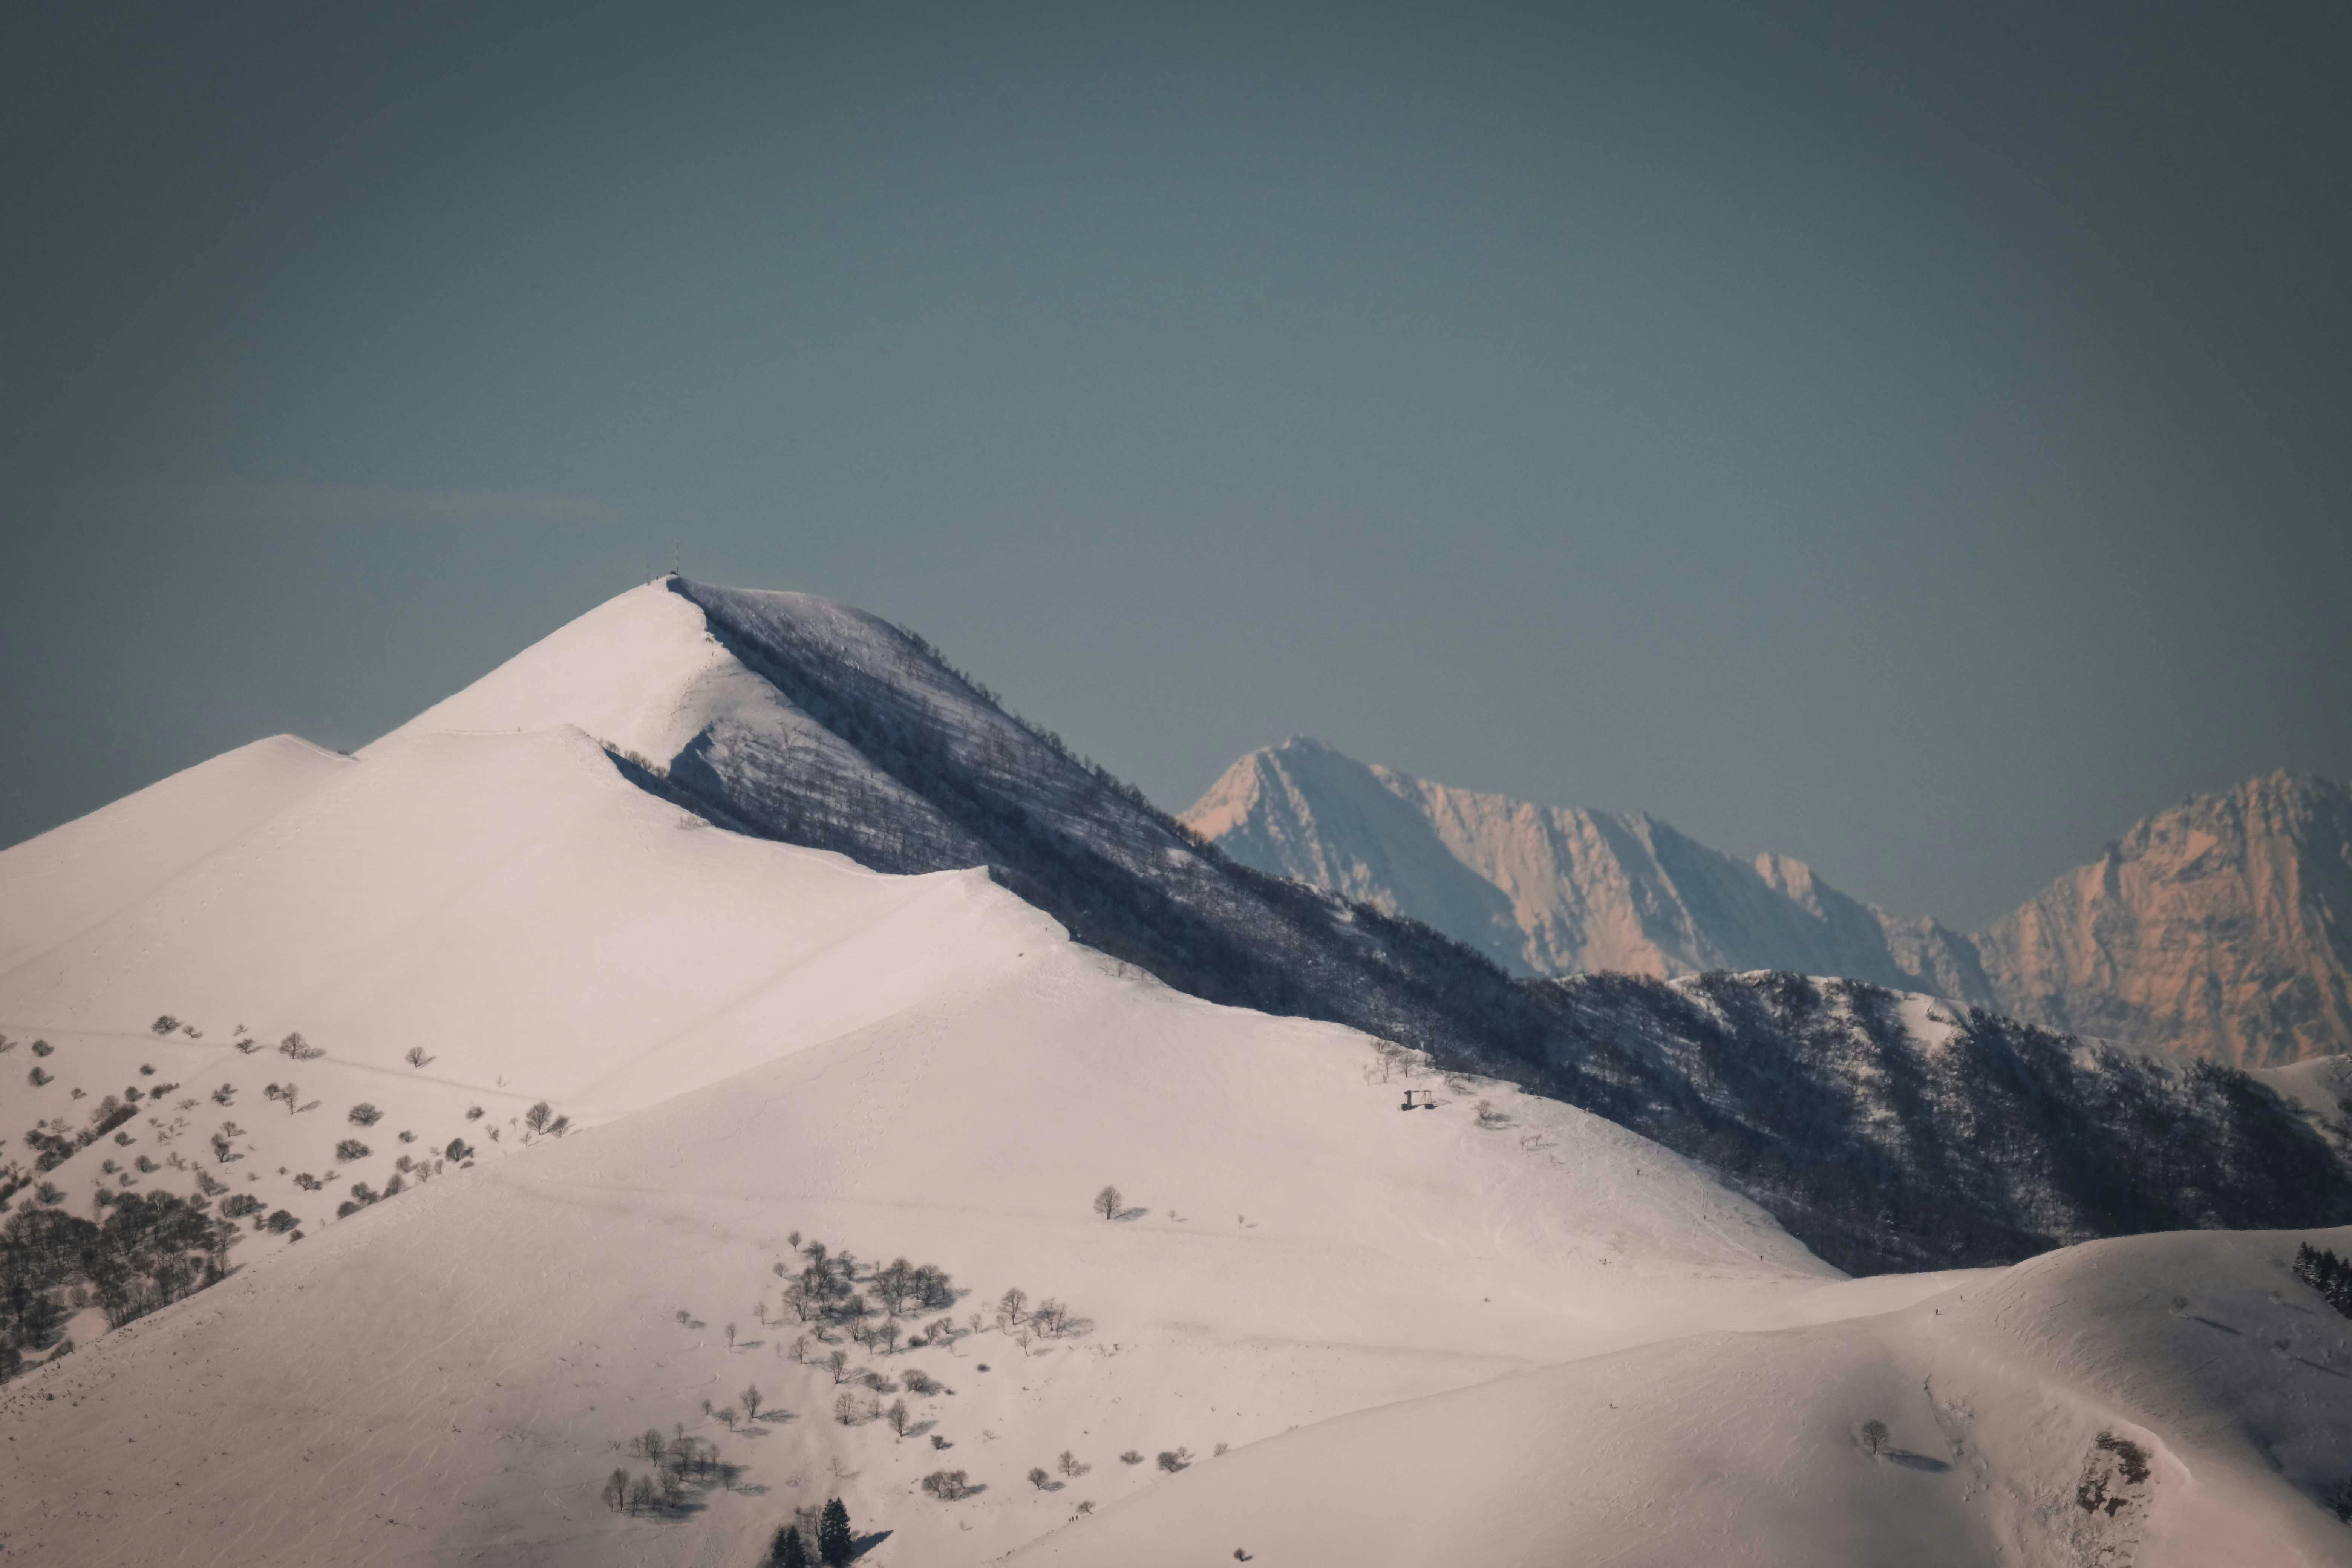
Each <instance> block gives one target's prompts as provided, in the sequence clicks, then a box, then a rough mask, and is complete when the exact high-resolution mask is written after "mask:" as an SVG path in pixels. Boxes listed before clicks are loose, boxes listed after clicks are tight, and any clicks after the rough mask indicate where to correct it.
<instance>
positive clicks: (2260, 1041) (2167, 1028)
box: [1184, 737, 2352, 1066]
mask: <svg viewBox="0 0 2352 1568" xmlns="http://www.w3.org/2000/svg"><path fill="white" fill-rule="evenodd" d="M1184 820H1185V823H1186V825H1187V826H1191V827H1192V829H1193V830H1194V831H1196V832H1198V833H1200V834H1201V835H1202V837H1206V838H1208V839H1210V840H1212V841H1213V842H1214V843H1216V844H1217V845H1218V847H1221V848H1223V850H1224V851H1225V853H1226V854H1228V855H1229V856H1231V857H1233V858H1234V859H1236V860H1239V861H1241V862H1242V863H1244V864H1245V865H1248V866H1252V867H1255V868H1257V869H1260V870H1264V871H1268V872H1272V873H1274V874H1276V875H1277V876H1284V877H1289V878H1293V879H1297V880H1298V881H1302V882H1306V883H1307V884H1309V885H1310V886H1313V887H1318V888H1322V889H1328V890H1329V891H1331V892H1335V893H1338V894H1339V895H1341V896H1342V897H1345V898H1349V899H1352V900H1360V901H1362V902H1365V903H1369V904H1372V905H1374V906H1375V907H1377V908H1380V909H1382V910H1390V911H1391V912H1393V913H1397V914H1401V915H1406V916H1410V917H1412V919H1415V920H1419V921H1424V922H1426V923H1427V924H1429V925H1432V926H1434V927H1435V928H1437V929H1438V930H1440V931H1444V932H1445V933H1446V934H1448V935H1449V936H1453V937H1454V938H1455V939H1456V940H1458V941H1461V942H1467V943H1469V944H1470V945H1471V946H1473V947H1475V948H1477V949H1478V950H1479V951H1480V952H1484V953H1486V955H1487V956H1488V957H1490V958H1492V959H1493V960H1494V961H1495V962H1496V963H1499V964H1501V965H1503V966H1504V967H1505V968H1506V969H1507V970H1509V971H1511V972H1512V973H1517V974H1526V975H1561V974H1576V973H1597V972H1602V971H1617V972H1622V973H1634V974H1647V975H1653V976H1658V977H1662V978H1674V977H1677V976H1682V975H1688V974H1697V973H1706V972H1708V971H1711V970H1748V969H1781V970H1790V971H1795V972H1798V973H1809V974H1837V975H1844V976H1847V977H1849V978H1853V979H1858V980H1867V981H1871V982H1873V983H1874V984H1883V985H1892V986H1898V987H1902V988H1905V989H1908V990H1917V991H1924V992H1927V993H1930V994H1936V995H1939V996H1947V997H1950V998H1952V999H1954V1000H1957V1001H1961V1002H1967V1003H1970V1004H1973V1005H1980V1006H1990V1007H1994V1008H1998V1009H2000V1010H2001V1011H2003V1012H2008V1013H2011V1014H2015V1015H2016V1016H2020V1017H2023V1018H2028V1019H2031V1020H2032V1021H2034V1022H2037V1023H2042V1024H2048V1025H2051V1026H2055V1027H2060V1028H2064V1029H2068V1030H2072V1031H2074V1032H2076V1033H2079V1034H2085V1035H2094V1036H2104V1037H2113V1038H2116V1039H2119V1040H2124V1041H2128V1042H2131V1043H2135V1044H2140V1045H2147V1046H2154V1047H2163V1048H2165V1049H2168V1050H2174V1051H2179V1052H2182V1053H2185V1054H2188V1055H2191V1056H2198V1057H2209V1058H2215V1059H2219V1060H2224V1061H2229V1062H2232V1063H2237V1064H2241V1065H2244V1066H2269V1065H2276V1064H2280V1063H2284V1062H2292V1061H2297V1060H2301V1059H2304V1058H2309V1057H2313V1056H2324V1055H2328V1054H2332V1053H2336V1052H2342V1051H2346V1050H2347V1049H2352V938H2347V928H2346V911H2352V791H2347V788H2346V787H2345V786H2344V785H2342V784H2333V783H2329V782H2327V781H2326V780H2321V779H2315V778H2307V777H2299V776H2295V775H2292V774H2286V773H2273V774H2271V775H2269V776H2267V777H2264V778H2260V779H2255V780H2252V781H2251V782H2249V783H2247V784H2242V785H2241V786H2240V787H2238V788H2237V789H2234V790H2231V791H2230V792H2228V793H2226V794H2222V795H2205V796H2200V797H2198V798H2196V799H2193V800H2190V801H2188V802H2186V803H2184V804H2183V805H2179V806H2178V807H2176V808H2174V809H2173V810H2170V811H2167V812H2164V813H2162V814H2160V815H2158V816H2154V817H2151V818H2149V819H2148V820H2147V821H2146V822H2143V823H2141V824H2139V825H2138V826H2136V827H2134V828H2133V829H2132V830H2131V831H2130V832H2129V833H2127V834H2126V836H2125V837H2123V838H2122V839H2121V840H2119V841H2118V842H2116V844H2113V845H2110V846H2109V847H2108V848H2107V850H2106V852H2105V854H2104V855H2103V856H2102V857H2101V858H2099V859H2098V860H2097V861H2095V862H2094V863H2093V864H2091V865H2088V866H2085V867H2084V868H2081V869H2079V870H2076V871H2074V872H2071V873H2069V874H2068V875H2067V876H2065V877H2063V878H2061V879H2059V880H2058V881H2057V882H2055V883H2053V885H2052V886H2051V887H2050V888H2049V889H2047V890H2045V891H2044V892H2042V894H2041V895H2040V896H2039V897H2037V898H2036V899H2034V900H2032V902H2031V903H2029V904H2027V905H2026V906H2024V907H2023V908H2022V909H2021V910H2017V911H2016V912H2015V913H2014V914H2011V915H2010V916H2007V917H2006V918H2004V919H2002V920H2000V921H1997V922H1996V923H1995V924H1994V925H1993V926H1992V927H1991V928H1990V930H1988V931H1982V932H1979V933H1977V934H1975V935H1963V934H1961V933H1959V932H1958V931H1952V930H1950V929H1949V928H1948V927H1946V926H1943V925H1941V924H1940V923H1938V922H1937V921H1934V920H1929V919H1909V918H1905V917H1902V916H1898V915H1893V914H1889V913H1888V912H1886V911H1885V910H1878V909H1874V908H1872V907H1870V906H1868V905H1865V904H1864V903H1862V902H1861V901H1859V900H1855V899H1853V898H1851V897H1849V896H1847V895H1846V894H1844V893H1842V892H1840V891H1839V890H1838V889H1835V888H1834V887H1832V886H1831V885H1830V884H1828V883H1827V882H1825V881H1823V880H1822V879H1821V878H1820V877H1819V876H1818V875H1816V874H1815V873H1814V871H1813V870H1812V868H1810V867H1808V866H1807V865H1805V864H1804V863H1803V862H1802V861H1800V860H1794V859H1790V858H1788V857H1786V856H1780V855H1769V854H1768V855H1759V856H1757V857H1756V858H1754V859H1752V860H1749V859H1741V858H1737V857H1735V856H1730V855H1726V854H1723V853H1721V852H1719V851H1717V850H1714V849H1711V848H1709V847H1706V845H1703V844H1700V843H1697V842H1696V841H1695V840H1693V839H1691V838H1689V837H1685V835H1683V834H1681V833H1678V832H1676V831H1675V829H1674V828H1673V827H1672V826H1668V825H1667V824H1665V823H1664V822H1661V821H1659V820H1657V819H1656V818H1655V817H1652V816H1647V815H1646V814H1643V813H1638V812H1634V813H1619V812H1601V811H1589V810H1584V809H1580V808H1578V807H1573V806H1547V805H1532V804H1530V803H1528V802H1525V801H1518V800H1513V799H1510V798H1509V797H1507V796H1504V795H1487V794H1481V793H1479V792H1476V791H1472V790H1462V789H1454V788H1452V787H1450V786H1448V785H1445V784H1434V783H1432V782H1430V781H1428V780H1425V779H1419V778H1414V777H1412V775H1411V774H1408V773H1399V772H1397V771H1396V770H1394V769H1392V768H1386V767H1381V766H1379V765H1377V764H1368V763H1360V762H1357V761H1355V760H1354V759H1353V758H1350V757H1347V756H1343V755H1342V754H1340V753H1339V752H1336V751H1333V750H1332V749H1331V748H1330V747H1328V746H1327V745H1325V744H1323V743H1322V742H1318V741H1315V740H1311V739H1308V738H1306V737H1295V738H1293V739H1291V740H1288V741H1286V742H1283V743H1282V744H1280V745H1278V746H1271V747H1267V748H1265V749H1264V750H1261V751H1256V752H1251V753H1250V754H1249V755H1247V756H1245V757H1244V758H1242V759H1241V760H1240V761H1239V762H1236V763H1234V765H1233V766H1232V767H1231V768H1229V769H1228V770H1226V772H1225V773H1224V775H1223V777H1222V778H1220V779H1219V780H1218V781H1217V782H1216V784H1213V785H1212V786H1211V788H1210V789H1209V792H1208V793H1207V794H1206V795H1202V798H1201V800H1200V801H1199V802H1198V803H1197V804H1196V805H1193V807H1192V809H1191V810H1190V811H1189V812H1187V813H1186V814H1185V816H1184Z"/></svg>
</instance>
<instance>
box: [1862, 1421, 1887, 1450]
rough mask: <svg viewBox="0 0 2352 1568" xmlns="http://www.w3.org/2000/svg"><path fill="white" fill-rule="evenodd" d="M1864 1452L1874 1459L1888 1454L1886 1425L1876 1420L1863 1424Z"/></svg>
mask: <svg viewBox="0 0 2352 1568" xmlns="http://www.w3.org/2000/svg"><path fill="white" fill-rule="evenodd" d="M1862 1451H1863V1452H1864V1453H1865V1454H1868V1455H1869V1456H1870V1457H1871V1458H1878V1456H1879V1455H1881V1454H1883V1453H1885V1452H1886V1423H1885V1422H1884V1421H1880V1420H1877V1419H1875V1418H1874V1419H1872V1420H1868V1421H1865V1422H1864V1423H1863V1424H1862Z"/></svg>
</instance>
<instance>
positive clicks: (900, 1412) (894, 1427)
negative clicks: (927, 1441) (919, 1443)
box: [882, 1399, 915, 1437]
mask: <svg viewBox="0 0 2352 1568" xmlns="http://www.w3.org/2000/svg"><path fill="white" fill-rule="evenodd" d="M882 1418H883V1419H884V1420H885V1421H887V1422H888V1423H889V1424H890V1430H891V1431H893V1432H896V1433H897V1434H898V1436H901V1437H904V1436H906V1435H907V1428H908V1427H909V1426H913V1425H914V1424H915V1418H914V1416H913V1415H910V1414H908V1410H907V1402H906V1401H905V1400H903V1399H894V1400H892V1401H891V1402H890V1408H889V1409H887V1410H886V1411H884V1412H883V1413H882Z"/></svg>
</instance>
